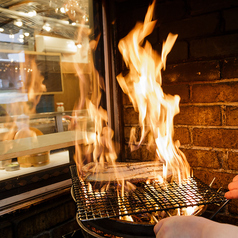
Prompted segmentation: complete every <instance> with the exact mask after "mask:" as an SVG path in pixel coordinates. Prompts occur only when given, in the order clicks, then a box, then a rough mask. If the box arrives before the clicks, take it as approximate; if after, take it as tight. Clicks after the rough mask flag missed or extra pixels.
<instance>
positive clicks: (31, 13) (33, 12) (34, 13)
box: [27, 10, 37, 17]
mask: <svg viewBox="0 0 238 238" xmlns="http://www.w3.org/2000/svg"><path fill="white" fill-rule="evenodd" d="M27 14H28V16H29V17H34V16H36V14H37V13H36V11H35V10H33V11H30V12H28V13H27Z"/></svg>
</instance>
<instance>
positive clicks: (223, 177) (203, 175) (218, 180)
mask: <svg viewBox="0 0 238 238" xmlns="http://www.w3.org/2000/svg"><path fill="white" fill-rule="evenodd" d="M193 174H194V176H195V177H197V178H199V179H200V180H201V181H203V182H204V183H205V184H207V185H209V184H210V183H211V182H212V180H213V179H214V178H215V180H214V182H213V185H212V188H216V189H218V188H221V187H222V188H223V189H227V186H228V184H229V183H230V182H231V181H232V179H233V177H234V174H230V173H226V172H218V171H213V170H211V169H205V168H204V169H197V168H194V169H193Z"/></svg>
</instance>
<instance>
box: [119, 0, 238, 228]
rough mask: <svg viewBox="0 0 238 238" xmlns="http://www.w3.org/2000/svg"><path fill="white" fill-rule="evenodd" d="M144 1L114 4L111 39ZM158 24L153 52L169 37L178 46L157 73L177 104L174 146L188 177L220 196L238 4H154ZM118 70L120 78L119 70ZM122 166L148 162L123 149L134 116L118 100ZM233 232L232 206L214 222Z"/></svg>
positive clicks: (235, 112)
mask: <svg viewBox="0 0 238 238" xmlns="http://www.w3.org/2000/svg"><path fill="white" fill-rule="evenodd" d="M150 2H151V1H142V0H139V1H132V0H130V1H117V3H116V9H117V13H116V14H117V26H118V29H117V34H118V39H121V38H122V37H124V36H125V35H127V33H128V32H129V31H130V30H131V29H132V28H133V26H134V25H135V23H136V21H138V20H139V21H142V20H143V17H144V15H145V13H146V11H147V7H148V5H149V3H150ZM154 16H155V19H158V24H157V26H156V28H155V30H154V32H153V33H152V34H151V35H150V36H149V37H148V40H149V41H150V42H151V44H152V46H153V48H154V49H156V50H157V51H159V52H160V50H161V44H162V42H163V40H165V38H166V37H167V35H168V33H169V32H172V33H176V34H178V35H179V36H178V39H177V41H176V43H175V45H174V48H173V49H172V51H171V53H170V54H169V56H168V62H167V69H166V71H164V72H163V90H164V92H165V93H167V94H168V93H169V94H172V95H174V94H178V95H179V96H180V97H181V103H180V114H178V115H177V116H176V117H175V120H174V122H175V139H179V140H180V142H181V149H182V151H183V152H184V153H185V155H186V156H187V159H188V161H189V163H190V165H191V167H192V168H193V171H194V175H195V176H197V177H198V178H200V179H201V180H203V181H204V182H205V183H210V182H211V181H212V179H213V178H214V177H216V180H215V182H214V185H213V186H214V187H215V188H219V187H221V186H222V187H223V188H225V189H227V184H228V183H229V182H230V181H231V180H232V178H233V177H234V176H235V175H236V174H238V93H237V92H238V91H237V89H238V2H237V1H235V0H228V1H227V0H209V1H205V0H204V1H197V0H188V1H186V0H184V1H183V0H172V1H169V0H168V1H167V0H164V1H162V0H161V1H159V0H158V1H157V3H156V9H155V14H154ZM121 70H122V71H123V70H124V67H123V64H122V67H121ZM122 114H123V125H124V145H125V159H126V160H142V159H143V160H151V158H153V156H154V151H147V149H146V145H147V143H146V141H145V142H144V143H143V145H142V146H141V148H140V149H139V150H137V151H134V152H130V150H129V148H128V140H129V133H130V129H131V127H133V126H135V127H137V128H138V129H137V135H138V136H139V133H140V129H139V125H138V114H137V113H136V112H134V109H133V107H132V105H131V103H130V101H129V99H128V98H127V96H126V95H123V111H122ZM217 219H218V220H220V221H223V222H229V223H233V224H238V201H232V202H230V203H229V205H228V206H227V207H226V208H225V209H224V211H223V212H222V213H220V214H219V216H217Z"/></svg>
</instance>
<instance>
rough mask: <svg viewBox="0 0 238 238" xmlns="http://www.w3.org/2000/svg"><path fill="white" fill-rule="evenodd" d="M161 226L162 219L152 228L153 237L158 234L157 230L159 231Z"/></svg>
mask: <svg viewBox="0 0 238 238" xmlns="http://www.w3.org/2000/svg"><path fill="white" fill-rule="evenodd" d="M162 224H163V219H162V220H160V221H159V222H158V223H157V224H156V225H155V226H154V233H155V235H156V234H157V233H158V232H159V230H160V228H161V226H162Z"/></svg>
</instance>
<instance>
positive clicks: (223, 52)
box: [190, 34, 238, 58]
mask: <svg viewBox="0 0 238 238" xmlns="http://www.w3.org/2000/svg"><path fill="white" fill-rule="evenodd" d="M237 41H238V34H233V35H223V36H215V37H210V38H204V39H199V40H192V41H191V42H190V53H191V58H200V57H220V56H227V55H230V56H234V55H236V54H237V53H238V45H237Z"/></svg>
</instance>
